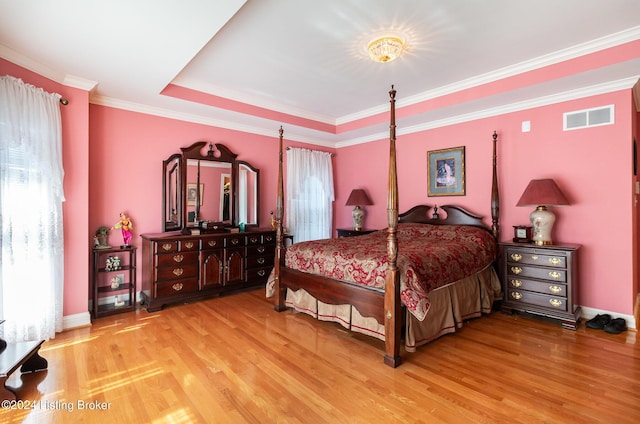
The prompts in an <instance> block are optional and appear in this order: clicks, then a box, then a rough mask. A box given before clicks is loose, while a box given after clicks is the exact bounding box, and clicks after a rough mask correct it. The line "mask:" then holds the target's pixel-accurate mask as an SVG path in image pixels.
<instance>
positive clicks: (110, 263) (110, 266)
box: [104, 256, 113, 271]
mask: <svg viewBox="0 0 640 424" xmlns="http://www.w3.org/2000/svg"><path fill="white" fill-rule="evenodd" d="M104 270H105V271H113V256H109V257H108V258H107V259H106V260H105V264H104Z"/></svg>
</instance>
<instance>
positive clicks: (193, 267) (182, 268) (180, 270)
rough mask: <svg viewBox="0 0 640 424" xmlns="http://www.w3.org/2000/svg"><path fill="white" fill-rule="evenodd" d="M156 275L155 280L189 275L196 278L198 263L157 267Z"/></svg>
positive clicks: (188, 276)
mask: <svg viewBox="0 0 640 424" xmlns="http://www.w3.org/2000/svg"><path fill="white" fill-rule="evenodd" d="M156 276H157V279H156V281H164V280H175V279H178V278H191V277H193V278H198V263H197V262H196V263H190V264H185V265H175V266H167V267H159V268H158V270H157V274H156Z"/></svg>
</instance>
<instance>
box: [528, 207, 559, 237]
mask: <svg viewBox="0 0 640 424" xmlns="http://www.w3.org/2000/svg"><path fill="white" fill-rule="evenodd" d="M529 219H530V220H531V226H532V227H533V237H532V238H531V242H532V243H533V244H535V245H537V246H549V245H552V244H553V241H552V240H551V229H552V228H553V224H554V223H555V222H556V216H555V214H554V213H553V212H551V211H550V210H548V209H547V207H546V206H538V207H537V208H536V210H534V211H533V212H531V214H530V215H529Z"/></svg>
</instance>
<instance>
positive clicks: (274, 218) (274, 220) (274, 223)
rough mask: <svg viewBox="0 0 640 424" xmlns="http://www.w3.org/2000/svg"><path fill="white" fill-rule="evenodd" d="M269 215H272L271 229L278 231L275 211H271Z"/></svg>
mask: <svg viewBox="0 0 640 424" xmlns="http://www.w3.org/2000/svg"><path fill="white" fill-rule="evenodd" d="M269 215H271V229H272V230H275V229H276V217H275V216H273V211H269Z"/></svg>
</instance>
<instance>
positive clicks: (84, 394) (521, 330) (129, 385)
mask: <svg viewBox="0 0 640 424" xmlns="http://www.w3.org/2000/svg"><path fill="white" fill-rule="evenodd" d="M636 336H637V333H636V332H634V331H627V332H624V333H622V334H619V335H612V334H607V333H605V332H603V331H598V330H591V329H585V327H584V325H581V326H580V327H579V329H578V331H571V330H565V329H562V328H561V327H560V325H559V324H557V323H550V322H543V321H540V320H536V319H531V318H526V317H523V316H519V315H513V316H509V315H504V314H502V313H500V312H494V313H493V314H491V315H489V316H484V317H482V318H478V319H474V320H471V321H469V322H468V323H467V324H466V325H465V326H464V327H463V328H462V329H461V330H460V331H459V332H457V333H456V334H453V335H447V336H444V337H442V338H440V339H438V340H436V341H434V342H432V343H430V344H429V345H426V346H422V347H420V348H419V349H418V351H417V352H416V353H412V354H406V353H404V352H403V356H404V359H405V362H404V363H403V364H402V365H401V366H400V367H399V368H397V369H392V368H389V367H387V366H385V365H384V364H383V362H382V356H383V353H384V346H383V343H382V342H381V341H378V340H373V339H370V338H367V337H365V336H359V335H354V334H351V333H349V332H346V331H344V330H343V329H342V327H340V326H338V325H337V324H333V323H323V322H318V321H314V320H312V319H311V318H309V317H307V316H305V315H303V314H299V313H295V312H292V311H286V312H282V313H277V312H275V311H274V310H273V307H272V304H271V302H270V301H269V300H267V299H265V298H264V292H263V291H262V290H256V291H251V292H246V293H241V294H238V295H233V296H227V297H221V298H216V299H210V300H207V301H202V302H198V303H193V304H189V305H179V306H174V307H170V308H166V309H164V310H162V311H160V312H155V313H147V312H146V311H145V310H138V311H136V312H132V313H127V314H122V315H116V316H112V317H105V318H100V319H98V320H96V321H95V322H94V324H93V325H92V326H91V327H90V328H82V329H76V330H70V331H67V332H64V333H62V334H59V335H57V336H56V338H55V339H53V340H50V341H47V342H46V343H45V344H44V345H43V347H42V349H41V350H40V352H41V355H42V356H43V357H45V358H46V359H47V360H48V361H49V369H48V370H47V371H45V372H41V373H35V374H29V375H23V376H22V377H20V376H18V375H14V376H12V377H11V378H10V379H9V385H11V386H14V387H15V388H16V389H17V391H18V395H19V399H21V400H22V401H28V402H29V403H30V404H29V405H27V406H30V407H33V408H34V409H26V408H24V406H25V405H22V406H23V408H22V409H14V410H1V411H0V423H5V422H7V423H8V422H27V423H39V424H41V423H82V422H85V423H114V422H118V423H119V422H127V423H134V422H138V423H279V422H281V423H376V422H384V423H394V422H413V423H527V424H530V423H616V424H623V423H638V422H640V347H639V345H638V343H637V341H636ZM101 407H102V408H104V409H100V408H101Z"/></svg>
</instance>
